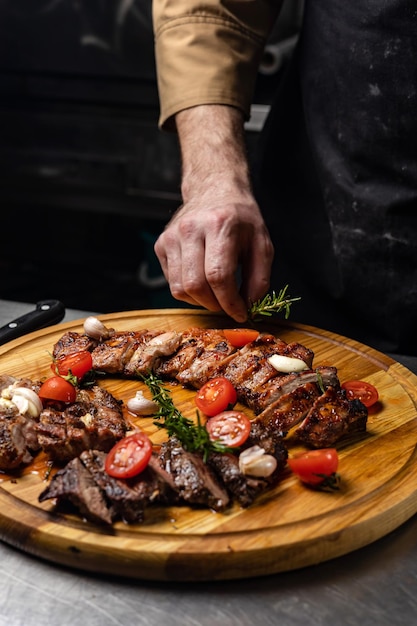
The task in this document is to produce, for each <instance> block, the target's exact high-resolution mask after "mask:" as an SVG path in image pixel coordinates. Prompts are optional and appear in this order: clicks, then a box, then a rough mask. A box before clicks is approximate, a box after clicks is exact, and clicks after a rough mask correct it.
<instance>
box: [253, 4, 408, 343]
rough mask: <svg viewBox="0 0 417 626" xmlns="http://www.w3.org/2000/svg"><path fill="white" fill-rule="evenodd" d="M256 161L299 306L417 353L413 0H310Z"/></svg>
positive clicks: (366, 337) (296, 310)
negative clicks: (347, 0) (299, 300)
mask: <svg viewBox="0 0 417 626" xmlns="http://www.w3.org/2000/svg"><path fill="white" fill-rule="evenodd" d="M258 165H259V170H258V171H257V172H256V173H255V183H256V193H257V196H258V199H259V202H260V205H261V207H262V209H263V212H264V215H265V219H266V222H267V224H268V226H269V228H270V232H271V235H272V238H273V240H274V244H275V249H276V258H275V262H274V269H273V277H272V285H271V287H272V288H274V289H279V288H281V287H282V286H283V285H284V284H287V283H288V284H289V291H290V293H291V295H294V296H301V302H300V303H299V304H295V305H294V306H293V309H292V313H291V319H292V320H294V321H299V322H303V323H306V324H312V325H315V326H319V327H321V328H326V329H328V330H332V331H335V332H338V333H340V334H343V335H346V336H349V337H352V338H355V339H357V340H359V341H362V342H364V343H367V344H369V345H372V346H374V347H376V348H377V349H380V350H382V351H384V352H398V353H403V354H414V355H415V354H417V2H416V1H415V0H413V1H410V0H384V1H383V2H382V1H381V0H370V1H369V0H364V1H363V2H358V1H356V2H352V3H351V2H346V1H345V0H306V6H305V15H304V23H303V27H302V31H301V35H300V40H299V45H298V47H297V50H296V52H295V54H294V57H293V59H292V61H291V64H290V66H289V68H288V69H287V72H286V75H285V77H284V78H283V79H282V80H281V81H280V84H279V85H278V88H277V96H276V99H275V101H274V103H273V107H272V110H271V114H270V116H269V119H268V121H267V123H266V125H265V129H264V133H263V137H262V139H261V142H260V158H259V163H258Z"/></svg>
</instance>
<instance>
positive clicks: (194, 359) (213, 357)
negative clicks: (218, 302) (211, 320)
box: [156, 328, 236, 388]
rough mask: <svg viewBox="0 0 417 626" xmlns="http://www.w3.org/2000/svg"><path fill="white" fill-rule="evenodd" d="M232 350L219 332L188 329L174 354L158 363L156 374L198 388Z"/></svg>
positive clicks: (233, 350)
mask: <svg viewBox="0 0 417 626" xmlns="http://www.w3.org/2000/svg"><path fill="white" fill-rule="evenodd" d="M235 350H236V348H234V347H233V346H232V345H231V344H230V343H229V342H228V341H227V340H226V338H225V336H224V334H223V332H222V331H221V330H215V329H205V328H190V329H189V330H187V331H184V333H183V335H182V341H181V344H180V346H179V348H178V350H177V351H176V353H175V354H174V355H173V356H172V357H170V358H168V359H166V360H164V361H162V362H161V363H160V365H159V366H158V367H157V368H156V374H158V375H159V376H161V377H162V378H168V379H170V380H177V381H178V382H180V383H181V384H183V385H185V386H190V387H194V388H199V387H201V386H202V385H203V384H204V383H205V382H206V381H207V380H208V379H209V378H211V377H212V376H213V373H214V371H215V370H216V368H217V367H218V366H219V364H220V363H221V362H222V361H223V360H224V359H225V358H227V357H228V356H229V355H230V354H232V353H233V352H235Z"/></svg>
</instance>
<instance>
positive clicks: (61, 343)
mask: <svg viewBox="0 0 417 626" xmlns="http://www.w3.org/2000/svg"><path fill="white" fill-rule="evenodd" d="M97 344H98V341H97V340H96V339H92V338H91V337H89V336H88V335H82V334H80V333H75V332H72V331H68V332H67V333H65V334H64V335H62V337H61V338H60V339H59V340H58V341H57V342H56V344H55V345H54V347H53V350H52V356H53V358H54V359H59V358H60V357H64V356H68V355H69V354H74V353H75V352H82V351H83V350H88V351H89V352H91V351H92V350H93V349H94V348H95V347H96V346H97Z"/></svg>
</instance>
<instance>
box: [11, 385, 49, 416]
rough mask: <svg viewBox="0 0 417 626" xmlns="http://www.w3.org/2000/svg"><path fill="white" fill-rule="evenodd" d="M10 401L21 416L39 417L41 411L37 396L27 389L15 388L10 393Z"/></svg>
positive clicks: (39, 400) (41, 407) (41, 406)
mask: <svg viewBox="0 0 417 626" xmlns="http://www.w3.org/2000/svg"><path fill="white" fill-rule="evenodd" d="M11 401H12V402H13V404H14V405H15V406H16V407H17V409H18V411H19V413H20V414H21V415H30V416H31V417H39V415H40V414H41V411H42V409H43V405H42V401H41V399H40V398H39V396H38V394H37V393H36V392H35V391H33V389H29V388H28V387H15V388H14V389H13V391H12V396H11Z"/></svg>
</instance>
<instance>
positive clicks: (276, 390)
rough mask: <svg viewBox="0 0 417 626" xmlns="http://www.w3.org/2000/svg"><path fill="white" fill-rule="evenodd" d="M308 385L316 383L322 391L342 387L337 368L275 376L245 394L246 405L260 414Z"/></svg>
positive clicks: (322, 367)
mask: <svg viewBox="0 0 417 626" xmlns="http://www.w3.org/2000/svg"><path fill="white" fill-rule="evenodd" d="M306 383H316V384H317V385H318V386H319V387H320V388H322V389H326V388H327V387H334V388H336V389H337V388H339V387H340V381H339V378H338V375H337V369H336V368H335V367H329V366H320V367H317V368H316V369H314V370H304V371H302V372H293V373H290V374H281V375H279V376H275V378H271V379H270V380H268V381H267V382H266V383H264V384H263V385H259V386H258V387H257V388H255V389H250V390H249V391H247V392H245V399H246V402H245V403H246V405H247V406H248V407H249V408H251V409H252V410H253V411H254V412H255V414H259V413H261V412H262V411H264V410H265V409H266V408H267V407H268V406H270V405H271V404H272V403H273V402H275V401H276V400H278V399H279V398H280V397H281V396H283V395H285V394H287V393H290V392H291V391H293V390H294V389H296V388H297V387H300V386H301V385H305V384H306Z"/></svg>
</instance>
